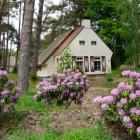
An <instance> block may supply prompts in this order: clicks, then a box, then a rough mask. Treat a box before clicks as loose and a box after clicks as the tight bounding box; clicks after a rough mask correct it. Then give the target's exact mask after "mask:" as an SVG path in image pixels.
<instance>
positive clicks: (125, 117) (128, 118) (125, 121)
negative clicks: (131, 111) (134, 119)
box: [123, 116, 131, 124]
mask: <svg viewBox="0 0 140 140" xmlns="http://www.w3.org/2000/svg"><path fill="white" fill-rule="evenodd" d="M123 122H124V123H125V124H126V123H129V122H131V119H130V117H129V116H124V117H123Z"/></svg>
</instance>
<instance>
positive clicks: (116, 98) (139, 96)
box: [93, 70, 140, 137]
mask: <svg viewBox="0 0 140 140" xmlns="http://www.w3.org/2000/svg"><path fill="white" fill-rule="evenodd" d="M122 76H123V77H124V78H123V80H124V81H123V82H120V83H119V84H118V86H117V87H116V88H114V89H113V90H112V91H111V95H110V96H105V97H101V96H98V97H96V98H95V99H94V100H93V102H94V103H96V104H98V105H99V107H100V108H101V110H103V112H104V117H105V118H108V119H109V118H111V119H112V118H114V121H119V122H121V123H122V125H123V126H125V127H126V128H127V130H128V131H130V130H133V131H132V132H134V133H136V134H137V135H138V137H140V124H139V121H140V73H137V72H135V71H129V70H127V71H123V72H122Z"/></svg>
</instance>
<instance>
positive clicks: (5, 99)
mask: <svg viewBox="0 0 140 140" xmlns="http://www.w3.org/2000/svg"><path fill="white" fill-rule="evenodd" d="M19 94H20V89H19V88H18V87H15V86H14V81H13V80H8V74H7V72H6V71H4V70H0V113H10V112H11V111H13V109H14V106H15V104H16V102H17V100H18V97H19Z"/></svg>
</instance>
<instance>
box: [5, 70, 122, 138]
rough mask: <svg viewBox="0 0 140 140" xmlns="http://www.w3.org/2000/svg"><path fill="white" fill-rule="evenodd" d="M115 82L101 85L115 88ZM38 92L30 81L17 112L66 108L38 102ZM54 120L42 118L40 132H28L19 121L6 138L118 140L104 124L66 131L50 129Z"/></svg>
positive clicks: (20, 118) (12, 76)
mask: <svg viewBox="0 0 140 140" xmlns="http://www.w3.org/2000/svg"><path fill="white" fill-rule="evenodd" d="M119 75H120V71H119V70H116V71H113V73H112V76H113V77H119ZM15 77H16V75H15V74H10V78H11V79H15ZM114 86H115V84H114V83H113V82H104V83H102V85H101V87H106V88H113V87H114ZM35 93H36V83H35V82H32V81H30V86H29V91H28V93H27V94H26V95H22V96H21V97H20V100H19V101H18V103H17V106H16V109H17V113H18V114H19V113H20V112H25V111H29V112H32V113H36V114H38V115H41V114H42V113H43V112H51V111H55V110H61V109H62V110H64V109H65V108H64V107H58V106H53V107H50V108H47V107H46V106H45V105H44V104H43V103H40V102H36V101H35V100H34V99H33V95H34V94H35ZM16 119H17V120H22V119H23V116H22V115H17V118H16ZM51 121H53V120H51V119H48V118H46V117H44V118H42V119H41V120H40V122H39V123H40V125H42V127H43V128H44V130H43V131H42V132H40V133H36V132H28V130H27V129H25V128H24V127H23V126H22V124H21V121H19V122H18V123H19V124H18V125H17V126H16V128H14V129H13V130H11V129H12V127H10V131H9V130H8V131H6V134H5V139H6V140H116V139H115V138H114V137H113V136H112V135H111V131H110V130H109V129H108V128H106V127H105V126H104V125H103V124H101V123H97V124H96V125H94V126H93V125H91V126H90V127H88V128H78V129H72V130H65V131H64V132H62V131H60V130H59V129H57V128H56V129H49V128H48V124H49V123H50V122H51Z"/></svg>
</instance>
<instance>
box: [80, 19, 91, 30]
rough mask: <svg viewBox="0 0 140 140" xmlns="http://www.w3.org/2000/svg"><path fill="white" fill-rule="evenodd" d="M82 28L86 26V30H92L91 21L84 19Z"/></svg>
mask: <svg viewBox="0 0 140 140" xmlns="http://www.w3.org/2000/svg"><path fill="white" fill-rule="evenodd" d="M82 26H84V27H85V28H91V23H90V19H83V20H82Z"/></svg>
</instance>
